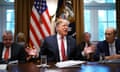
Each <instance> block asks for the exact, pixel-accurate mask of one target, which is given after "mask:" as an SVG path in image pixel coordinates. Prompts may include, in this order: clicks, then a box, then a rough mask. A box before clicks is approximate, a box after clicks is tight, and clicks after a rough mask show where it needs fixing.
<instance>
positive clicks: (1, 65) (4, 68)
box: [0, 64, 7, 72]
mask: <svg viewBox="0 0 120 72" xmlns="http://www.w3.org/2000/svg"><path fill="white" fill-rule="evenodd" d="M6 69H7V64H0V70H6ZM0 72H1V71H0Z"/></svg>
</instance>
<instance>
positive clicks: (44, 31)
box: [29, 0, 51, 48]
mask: <svg viewBox="0 0 120 72" xmlns="http://www.w3.org/2000/svg"><path fill="white" fill-rule="evenodd" d="M29 34H30V39H29V44H30V46H35V47H36V48H40V44H41V40H43V39H44V38H45V37H47V36H49V35H50V34H51V28H50V15H49V12H48V8H47V4H46V0H34V5H33V7H32V12H31V18H30V33H29Z"/></svg>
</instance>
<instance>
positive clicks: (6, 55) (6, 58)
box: [4, 48, 9, 60]
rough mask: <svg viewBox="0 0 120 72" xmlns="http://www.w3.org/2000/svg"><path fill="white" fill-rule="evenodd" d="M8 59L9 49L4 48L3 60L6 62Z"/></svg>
mask: <svg viewBox="0 0 120 72" xmlns="http://www.w3.org/2000/svg"><path fill="white" fill-rule="evenodd" d="M8 57H9V48H6V50H5V54H4V59H5V60H8Z"/></svg>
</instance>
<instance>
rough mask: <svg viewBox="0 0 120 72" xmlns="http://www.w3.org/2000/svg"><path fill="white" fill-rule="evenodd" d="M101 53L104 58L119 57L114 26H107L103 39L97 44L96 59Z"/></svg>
mask: <svg viewBox="0 0 120 72" xmlns="http://www.w3.org/2000/svg"><path fill="white" fill-rule="evenodd" d="M101 53H102V54H103V53H104V55H105V57H104V59H105V60H111V59H120V40H119V39H117V38H116V30H115V29H114V28H107V29H106V31H105V40H104V41H101V42H99V43H98V44H97V52H96V56H95V59H96V60H99V56H100V54H101Z"/></svg>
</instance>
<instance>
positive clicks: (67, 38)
mask: <svg viewBox="0 0 120 72" xmlns="http://www.w3.org/2000/svg"><path fill="white" fill-rule="evenodd" d="M66 40H67V56H68V57H69V55H70V40H69V37H68V36H66Z"/></svg>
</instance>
